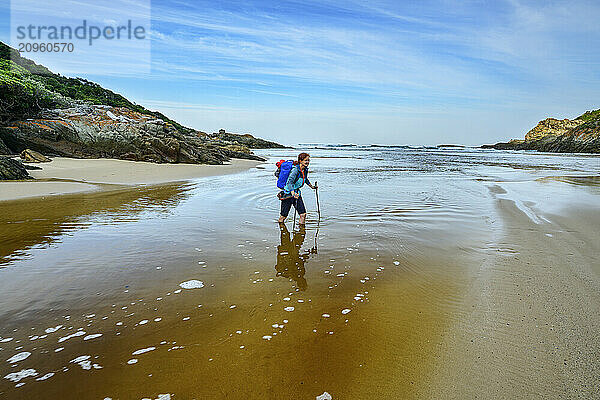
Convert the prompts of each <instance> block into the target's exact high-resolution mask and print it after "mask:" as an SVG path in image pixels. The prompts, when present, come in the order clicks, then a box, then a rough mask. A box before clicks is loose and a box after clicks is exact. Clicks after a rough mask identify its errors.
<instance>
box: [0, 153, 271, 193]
mask: <svg viewBox="0 0 600 400" xmlns="http://www.w3.org/2000/svg"><path fill="white" fill-rule="evenodd" d="M258 164H260V162H257V161H253V160H241V159H232V160H231V162H230V163H228V164H224V165H198V164H156V163H151V162H143V161H127V160H115V159H106V158H101V159H77V158H67V157H54V158H53V159H52V161H51V162H49V163H40V164H35V165H36V166H39V167H41V168H42V169H41V170H32V171H29V173H30V175H31V176H32V177H34V178H35V179H36V180H35V181H10V182H0V201H2V200H14V199H20V198H26V197H37V196H49V195H57V194H66V193H77V192H89V191H95V190H102V189H105V188H108V187H115V186H122V185H142V184H158V183H166V182H175V181H186V180H191V179H195V178H201V177H206V176H214V175H224V174H233V173H237V172H241V171H244V170H246V169H249V168H252V167H255V166H256V165H258Z"/></svg>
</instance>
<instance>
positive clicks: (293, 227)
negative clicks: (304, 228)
mask: <svg viewBox="0 0 600 400" xmlns="http://www.w3.org/2000/svg"><path fill="white" fill-rule="evenodd" d="M295 230H296V206H295V205H294V224H293V225H292V232H293V231H295Z"/></svg>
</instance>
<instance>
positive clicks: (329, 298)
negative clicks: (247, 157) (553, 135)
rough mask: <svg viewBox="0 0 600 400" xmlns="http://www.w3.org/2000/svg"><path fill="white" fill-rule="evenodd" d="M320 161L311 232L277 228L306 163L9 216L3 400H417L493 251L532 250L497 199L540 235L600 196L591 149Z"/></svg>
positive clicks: (67, 199)
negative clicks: (552, 216)
mask: <svg viewBox="0 0 600 400" xmlns="http://www.w3.org/2000/svg"><path fill="white" fill-rule="evenodd" d="M309 151H310V153H311V156H312V162H311V173H310V179H311V180H312V181H315V180H317V181H318V182H319V188H320V189H319V200H320V205H321V216H322V218H321V220H320V221H319V220H318V219H317V213H316V204H315V196H314V192H312V191H311V190H310V189H309V188H307V187H305V188H303V190H302V192H303V197H304V201H305V204H306V205H307V208H308V209H309V216H308V223H307V225H306V228H302V229H299V227H298V225H296V226H295V228H294V227H292V220H293V215H292V214H290V217H289V218H288V221H287V226H285V227H280V226H279V225H278V224H277V223H276V222H275V221H276V218H277V214H278V207H279V201H278V200H277V199H276V197H275V194H276V192H277V189H276V188H275V187H274V186H275V178H274V177H273V169H274V162H275V161H276V160H279V159H280V158H291V157H292V156H293V155H294V154H296V153H297V151H295V150H294V151H292V150H283V151H281V150H269V151H265V150H261V151H259V153H260V154H263V155H265V156H267V157H269V162H267V163H265V164H264V165H261V166H259V167H258V168H254V169H252V170H249V171H247V172H244V173H240V174H236V175H227V176H221V177H209V178H203V179H199V180H197V181H192V182H180V183H173V184H169V185H162V186H146V187H138V188H133V189H118V190H112V191H105V192H100V193H90V194H73V195H65V196H61V197H60V198H59V197H48V198H45V199H30V200H20V201H16V202H3V203H0V237H2V241H1V242H0V293H2V294H3V296H1V297H0V397H6V398H11V399H20V398H23V399H31V398H36V399H46V398H47V399H54V398H61V399H68V398H73V399H88V398H89V399H104V398H113V399H117V398H127V399H129V398H144V397H146V398H158V397H159V396H160V395H167V394H168V395H170V396H171V397H172V398H182V399H188V398H240V399H242V398H243V399H247V398H260V399H264V398H273V399H280V398H307V399H312V398H316V397H317V396H319V395H321V394H323V393H324V392H327V393H329V394H331V395H332V396H333V398H340V399H344V398H380V397H395V398H409V397H415V396H416V395H417V394H418V393H419V392H420V390H421V388H420V387H421V386H422V385H423V384H424V382H426V380H427V377H428V374H429V373H430V367H431V365H432V364H434V363H435V359H436V351H437V348H438V345H439V342H440V340H441V337H442V333H443V332H444V330H445V329H446V328H447V327H448V326H450V325H451V324H452V323H453V321H455V320H456V319H460V318H462V315H463V314H464V312H465V310H464V309H463V307H462V306H463V303H462V296H463V294H464V289H465V288H466V287H467V286H468V284H469V281H470V280H471V279H472V277H473V276H474V274H475V273H476V271H477V270H478V268H479V266H480V264H481V262H482V260H483V259H484V258H485V256H486V254H488V253H490V252H494V253H495V254H503V255H506V256H507V257H511V256H514V255H515V253H516V250H515V249H512V248H510V247H503V246H501V245H500V243H499V241H498V238H499V237H500V236H501V234H502V220H501V218H500V217H499V216H498V213H497V210H496V208H495V202H494V197H493V196H491V193H493V194H494V196H500V197H504V198H508V199H511V200H513V201H514V202H515V204H516V205H517V206H518V207H519V208H520V209H521V210H522V211H523V213H524V214H525V215H526V216H527V217H529V218H531V220H532V221H534V222H536V223H538V222H540V221H543V218H544V215H545V213H560V210H562V209H564V208H566V207H568V206H569V205H573V204H575V203H581V204H589V203H594V204H598V199H599V197H598V195H599V194H600V192H599V191H598V185H597V182H598V177H599V176H600V158H599V157H594V156H585V155H552V154H550V155H548V154H538V153H529V152H494V151H483V150H475V149H456V150H448V149H445V150H437V149H407V148H352V147H344V148H327V147H321V148H313V149H310V150H309ZM26 353H31V354H30V355H27V357H25V355H26ZM19 354H20V355H19ZM15 357H16V358H15ZM23 357H25V358H23ZM8 360H10V362H9V361H8ZM15 360H17V361H15ZM163 397H166V396H163Z"/></svg>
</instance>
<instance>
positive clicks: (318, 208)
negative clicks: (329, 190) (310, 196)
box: [315, 181, 321, 222]
mask: <svg viewBox="0 0 600 400" xmlns="http://www.w3.org/2000/svg"><path fill="white" fill-rule="evenodd" d="M315 187H316V189H315V195H316V196H317V213H318V214H319V222H321V206H320V205H319V185H318V184H317V181H315Z"/></svg>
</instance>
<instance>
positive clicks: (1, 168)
mask: <svg viewBox="0 0 600 400" xmlns="http://www.w3.org/2000/svg"><path fill="white" fill-rule="evenodd" d="M17 179H33V177H31V175H29V172H27V170H26V169H25V166H24V165H23V163H22V162H20V161H19V160H14V159H12V158H9V157H0V181H2V180H17Z"/></svg>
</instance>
